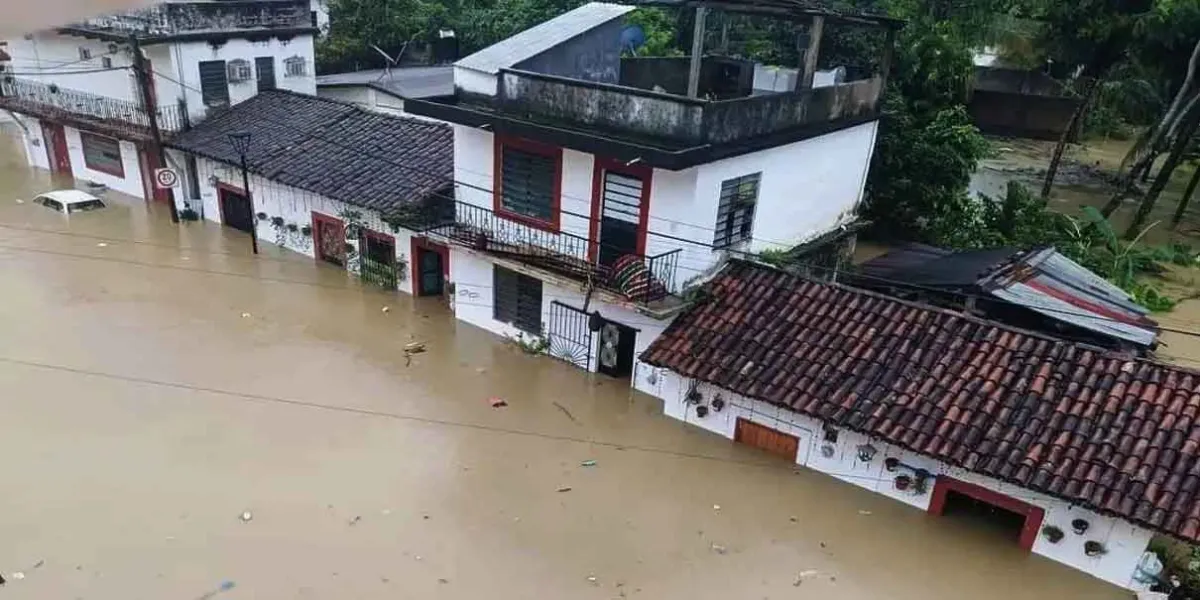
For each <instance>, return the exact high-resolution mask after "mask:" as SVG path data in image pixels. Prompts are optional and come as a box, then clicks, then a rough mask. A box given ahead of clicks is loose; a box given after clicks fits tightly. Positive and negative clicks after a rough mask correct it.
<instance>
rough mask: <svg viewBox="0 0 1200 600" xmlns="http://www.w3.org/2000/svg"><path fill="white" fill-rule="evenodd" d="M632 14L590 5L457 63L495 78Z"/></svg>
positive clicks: (625, 9)
mask: <svg viewBox="0 0 1200 600" xmlns="http://www.w3.org/2000/svg"><path fill="white" fill-rule="evenodd" d="M632 10H633V7H632V6H622V5H620V4H609V3H606V2H589V3H587V4H584V5H583V6H580V7H579V8H576V9H574V10H571V11H568V12H565V13H563V14H561V15H558V16H557V17H554V18H553V19H550V20H549V21H544V22H542V23H539V24H537V25H534V26H533V27H530V28H529V29H526V30H525V31H522V32H521V33H518V34H517V35H514V36H512V37H508V38H505V39H503V40H501V41H499V42H496V43H495V44H492V45H491V46H488V47H487V48H484V49H483V50H480V51H479V52H476V53H474V54H472V55H470V56H467V57H466V58H463V59H461V60H459V61H458V62H456V63H454V66H456V67H464V68H467V69H472V70H474V71H482V72H484V73H491V74H493V75H495V74H496V73H499V72H500V69H504V68H508V67H511V66H513V65H515V64H517V63H519V62H521V61H524V60H527V59H530V58H533V57H534V56H537V55H539V54H541V53H543V52H545V51H547V50H549V49H551V48H553V47H555V46H557V45H559V44H561V43H563V42H566V41H568V40H570V39H571V38H574V37H576V36H578V35H581V34H584V33H587V32H588V31H590V30H592V29H595V28H597V27H599V26H601V25H603V24H605V23H608V22H609V21H612V20H613V19H617V18H620V17H621V16H623V15H624V14H625V13H628V12H630V11H632Z"/></svg>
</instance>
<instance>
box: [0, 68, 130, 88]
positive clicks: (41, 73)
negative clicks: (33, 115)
mask: <svg viewBox="0 0 1200 600" xmlns="http://www.w3.org/2000/svg"><path fill="white" fill-rule="evenodd" d="M132 68H133V67H130V66H124V67H103V68H95V69H85V70H80V71H59V72H54V73H49V72H46V71H39V72H28V73H19V72H13V71H0V75H12V76H15V77H41V76H47V75H87V74H89V73H107V72H109V71H124V70H125V69H132ZM35 83H44V84H46V85H50V83H52V82H44V81H36V82H35Z"/></svg>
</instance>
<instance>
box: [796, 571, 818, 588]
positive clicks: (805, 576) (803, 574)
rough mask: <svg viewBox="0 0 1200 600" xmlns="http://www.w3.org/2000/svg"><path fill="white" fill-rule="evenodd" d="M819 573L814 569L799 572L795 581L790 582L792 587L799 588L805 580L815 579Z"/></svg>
mask: <svg viewBox="0 0 1200 600" xmlns="http://www.w3.org/2000/svg"><path fill="white" fill-rule="evenodd" d="M819 573H820V571H817V570H816V569H808V570H807V571H800V574H799V575H797V576H796V581H794V582H792V586H793V587H800V584H802V583H804V580H805V579H809V578H811V577H815V576H816V575H817V574H819Z"/></svg>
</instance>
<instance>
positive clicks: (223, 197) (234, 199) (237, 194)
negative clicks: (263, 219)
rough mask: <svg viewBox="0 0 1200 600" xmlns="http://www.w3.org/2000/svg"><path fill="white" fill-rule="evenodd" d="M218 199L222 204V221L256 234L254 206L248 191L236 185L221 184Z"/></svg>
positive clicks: (226, 224)
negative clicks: (247, 193) (235, 186)
mask: <svg viewBox="0 0 1200 600" xmlns="http://www.w3.org/2000/svg"><path fill="white" fill-rule="evenodd" d="M217 200H218V201H219V202H220V204H221V223H222V224H223V225H225V226H226V227H232V228H234V229H236V230H238V231H244V232H246V233H248V234H250V235H254V208H252V207H251V205H250V198H249V196H247V195H246V192H245V191H243V190H240V189H237V188H234V187H229V186H226V185H219V186H218V187H217Z"/></svg>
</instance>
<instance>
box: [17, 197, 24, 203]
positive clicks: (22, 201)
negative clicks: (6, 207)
mask: <svg viewBox="0 0 1200 600" xmlns="http://www.w3.org/2000/svg"><path fill="white" fill-rule="evenodd" d="M17 204H25V201H24V200H22V199H20V198H17Z"/></svg>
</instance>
